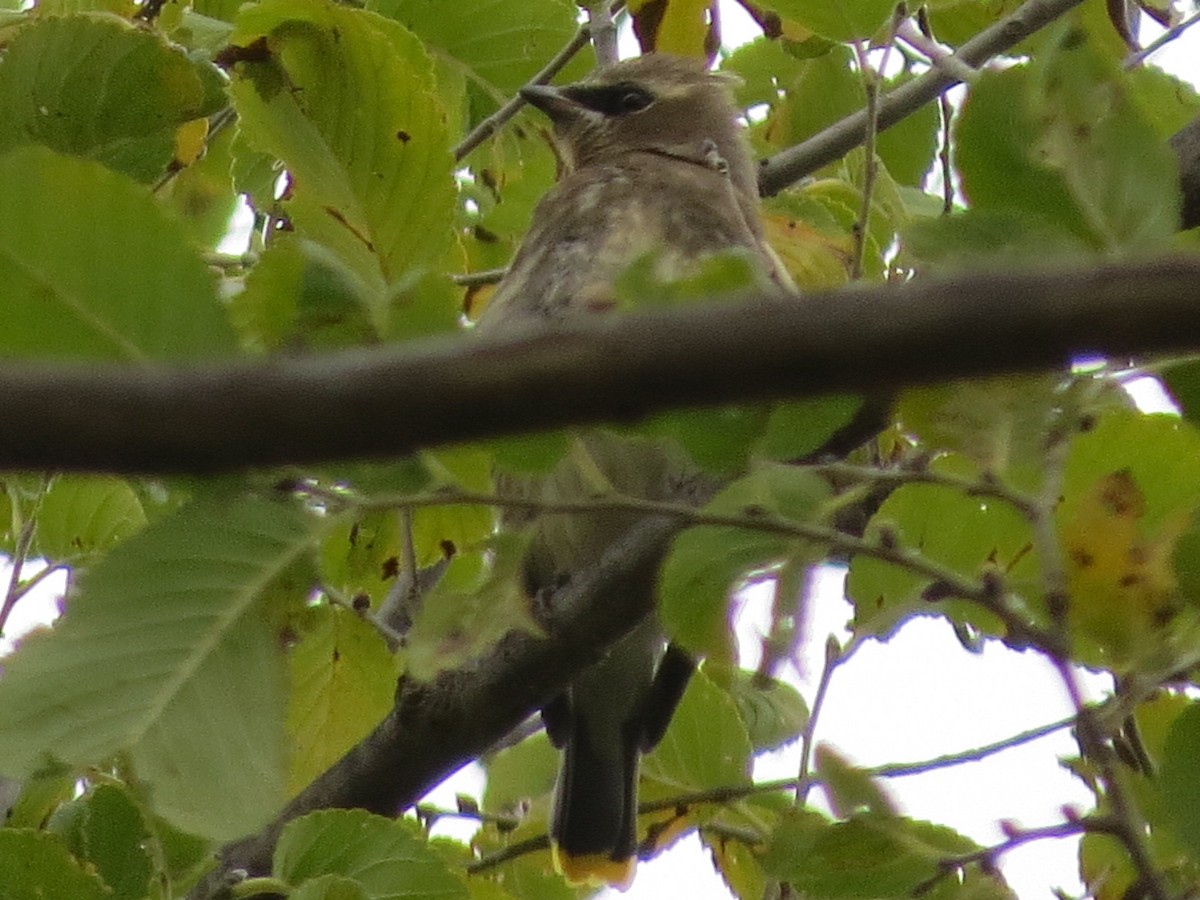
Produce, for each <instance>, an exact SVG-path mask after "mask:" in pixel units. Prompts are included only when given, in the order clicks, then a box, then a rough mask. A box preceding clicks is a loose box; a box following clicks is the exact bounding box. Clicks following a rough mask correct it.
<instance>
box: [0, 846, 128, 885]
mask: <svg viewBox="0 0 1200 900" xmlns="http://www.w3.org/2000/svg"><path fill="white" fill-rule="evenodd" d="M0 885H4V900H110V898H111V897H112V896H113V895H112V894H111V893H110V892H109V891H108V889H107V888H106V887H105V885H104V882H103V881H101V880H100V877H99V876H98V875H97V874H96V873H95V872H93V871H91V870H90V869H89V868H86V867H85V866H83V865H82V864H81V863H80V862H79V861H78V860H76V859H74V858H73V857H72V856H71V854H70V853H68V852H67V849H66V847H64V846H63V845H62V842H61V841H59V840H58V839H57V838H55V837H54V836H53V835H50V834H46V833H45V832H40V831H32V830H26V829H20V828H2V829H0Z"/></svg>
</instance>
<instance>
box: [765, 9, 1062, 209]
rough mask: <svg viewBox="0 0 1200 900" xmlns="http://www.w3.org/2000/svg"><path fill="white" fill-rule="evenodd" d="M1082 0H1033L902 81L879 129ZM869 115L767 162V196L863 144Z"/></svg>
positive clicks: (886, 102)
mask: <svg viewBox="0 0 1200 900" xmlns="http://www.w3.org/2000/svg"><path fill="white" fill-rule="evenodd" d="M1081 2H1082V0H1029V2H1027V3H1025V4H1024V5H1023V6H1021V7H1019V8H1018V9H1017V10H1016V11H1015V12H1013V14H1012V15H1010V16H1006V17H1005V18H1003V19H1001V20H1000V21H999V22H997V23H996V24H995V25H992V26H991V27H989V28H985V29H984V30H983V31H981V32H979V34H977V35H975V37H973V38H971V39H970V40H969V41H967V42H966V43H965V44H963V45H962V46H961V47H960V48H959V50H958V52H957V53H955V54H954V55H953V56H951V57H949V58H948V59H949V60H953V62H948V63H947V64H943V65H939V66H935V67H934V68H933V69H931V70H930V71H929V72H926V73H925V74H924V75H922V76H921V77H920V78H916V79H914V80H912V81H910V82H909V83H908V84H905V85H902V86H900V87H898V88H896V90H894V91H892V92H890V93H889V94H887V95H886V96H884V97H882V98H880V101H879V108H878V111H877V128H878V130H879V131H883V130H884V129H887V128H891V127H892V126H893V125H895V124H896V123H897V122H899V121H901V120H902V119H904V118H906V117H907V116H909V115H911V114H912V113H914V112H916V111H917V110H918V109H920V108H921V107H922V106H924V105H925V104H926V103H928V102H929V101H931V100H933V99H935V98H936V97H938V96H939V95H940V94H942V93H943V92H944V91H946V90H948V89H950V88H952V87H953V86H954V85H956V84H958V83H959V79H958V77H957V76H955V75H952V74H950V73H951V72H952V71H954V70H955V69H956V68H957V69H958V70H959V71H961V66H966V67H967V69H974V68H978V67H979V66H981V65H982V64H983V63H985V62H987V61H988V60H989V59H991V58H992V57H993V56H996V55H998V54H1000V53H1003V52H1004V51H1005V50H1009V49H1011V48H1012V47H1014V46H1015V45H1016V44H1018V43H1020V42H1021V41H1022V40H1024V39H1025V38H1027V37H1028V36H1029V35H1031V34H1033V33H1034V32H1035V31H1038V30H1039V29H1041V28H1045V27H1046V26H1047V25H1049V24H1050V23H1051V22H1053V21H1054V20H1055V19H1057V18H1058V17H1059V16H1061V15H1063V13H1065V12H1067V11H1068V10H1070V9H1071V8H1073V7H1075V6H1078V5H1079V4H1080V3H1081ZM867 121H868V115H867V111H866V110H859V111H858V112H856V113H854V114H853V115H850V116H847V117H846V118H844V119H842V120H841V121H840V122H835V123H834V124H833V125H831V126H829V127H828V128H826V129H825V130H824V131H822V132H821V133H820V134H817V135H815V136H813V137H811V138H809V139H808V140H807V141H804V142H803V143H801V144H797V145H796V146H795V147H790V148H789V149H787V150H784V151H783V152H781V153H777V154H776V155H775V156H773V157H771V158H770V159H768V160H766V161H765V162H764V163H763V164H762V168H761V169H760V171H759V177H758V185H759V189H760V190H761V191H762V194H763V196H764V197H769V196H771V195H773V194H777V193H779V192H780V191H781V190H783V189H784V188H785V187H787V186H788V185H789V184H793V183H795V182H797V181H799V180H800V179H801V178H803V177H804V176H806V175H810V174H812V173H813V172H815V171H816V170H817V169H819V168H821V166H824V165H828V164H829V163H831V162H833V161H834V160H837V159H840V158H841V157H843V156H845V155H846V154H847V153H848V152H850V151H851V150H853V149H854V148H855V147H857V146H859V145H860V144H861V143H862V142H863V139H864V138H865V136H866V133H867Z"/></svg>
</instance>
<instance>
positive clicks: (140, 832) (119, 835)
mask: <svg viewBox="0 0 1200 900" xmlns="http://www.w3.org/2000/svg"><path fill="white" fill-rule="evenodd" d="M76 803H77V804H78V810H79V814H78V815H76V816H74V817H73V820H72V822H71V828H70V829H69V830H68V831H67V833H66V834H64V838H65V839H66V840H67V842H68V845H69V846H70V848H71V850H72V852H73V853H74V854H75V856H76V857H77V858H78V859H80V860H82V861H85V862H88V863H90V864H91V865H93V866H95V868H96V871H97V873H99V875H100V876H101V877H102V878H103V879H104V882H105V884H107V885H108V886H109V888H111V889H112V895H113V896H114V897H116V898H119V900H142V898H144V897H146V896H147V893H148V892H149V887H150V877H151V875H152V873H153V871H154V866H153V864H152V862H151V859H150V855H149V853H148V852H147V845H148V842H149V840H150V831H149V829H148V828H147V827H146V822H145V820H144V819H143V818H142V813H141V810H139V809H138V807H137V804H136V803H134V801H133V800H132V798H130V796H129V794H128V792H127V791H126V790H125V789H124V788H122V787H118V786H117V785H114V784H100V785H97V786H96V787H94V788H92V790H91V791H90V792H89V793H88V794H87V796H86V797H84V798H82V799H81V800H79V801H76Z"/></svg>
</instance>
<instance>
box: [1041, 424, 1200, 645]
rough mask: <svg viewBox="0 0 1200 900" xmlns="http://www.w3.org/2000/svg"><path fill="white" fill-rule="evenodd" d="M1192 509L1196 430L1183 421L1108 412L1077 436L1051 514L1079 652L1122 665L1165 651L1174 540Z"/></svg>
mask: <svg viewBox="0 0 1200 900" xmlns="http://www.w3.org/2000/svg"><path fill="white" fill-rule="evenodd" d="M1198 508H1200V432H1197V430H1196V429H1195V427H1194V426H1192V425H1191V424H1190V423H1188V422H1185V421H1183V420H1181V419H1179V418H1178V417H1176V416H1171V415H1161V414H1156V415H1143V414H1141V413H1137V412H1134V411H1128V410H1124V411H1114V412H1110V413H1108V414H1107V415H1104V416H1102V417H1101V418H1100V419H1099V421H1098V422H1097V423H1095V425H1094V427H1090V428H1089V430H1087V431H1085V432H1084V433H1083V434H1080V435H1078V436H1076V437H1075V439H1074V440H1073V441H1072V443H1071V449H1070V453H1069V455H1068V457H1067V461H1066V466H1065V467H1064V471H1063V499H1062V502H1061V503H1060V504H1059V505H1058V508H1057V509H1056V510H1055V519H1056V525H1057V529H1058V534H1059V539H1060V541H1061V543H1062V545H1063V557H1064V569H1065V574H1066V577H1067V586H1068V589H1069V590H1070V594H1071V596H1070V612H1071V624H1072V626H1073V629H1074V630H1075V632H1076V633H1075V634H1074V637H1075V638H1076V640H1077V642H1078V641H1079V639H1081V638H1082V639H1084V643H1082V644H1079V645H1078V646H1077V647H1076V654H1077V655H1078V654H1079V653H1080V652H1084V653H1086V654H1087V655H1086V656H1085V657H1084V658H1085V660H1086V661H1087V662H1089V663H1094V662H1096V661H1097V658H1096V657H1095V656H1094V653H1095V651H1099V653H1100V654H1101V656H1100V657H1099V661H1102V662H1103V663H1104V664H1106V665H1107V666H1113V665H1114V664H1119V665H1121V666H1125V665H1128V664H1129V663H1130V662H1131V661H1132V660H1133V659H1135V658H1136V657H1138V656H1140V655H1141V654H1143V653H1157V652H1160V651H1161V650H1162V649H1164V643H1163V640H1162V629H1163V628H1164V627H1165V626H1166V625H1167V624H1168V623H1170V622H1171V621H1172V619H1173V618H1174V617H1175V616H1176V615H1178V614H1179V613H1180V612H1184V611H1186V609H1187V608H1186V607H1183V605H1182V602H1181V598H1180V596H1179V591H1178V581H1177V578H1176V574H1175V570H1174V568H1173V562H1174V559H1175V555H1176V554H1175V547H1176V542H1177V541H1179V539H1180V537H1181V536H1182V535H1185V534H1187V532H1188V529H1189V526H1190V525H1191V522H1192V519H1193V517H1194V515H1195V513H1196V511H1197V509H1198ZM1193 608H1194V607H1193ZM1092 642H1094V646H1092Z"/></svg>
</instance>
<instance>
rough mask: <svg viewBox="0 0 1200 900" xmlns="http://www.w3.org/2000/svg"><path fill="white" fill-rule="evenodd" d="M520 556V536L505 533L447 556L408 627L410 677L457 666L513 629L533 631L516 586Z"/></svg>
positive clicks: (526, 601) (522, 594) (522, 550)
mask: <svg viewBox="0 0 1200 900" xmlns="http://www.w3.org/2000/svg"><path fill="white" fill-rule="evenodd" d="M524 556H525V538H524V536H519V535H515V534H511V533H509V534H498V535H496V536H495V537H494V538H493V539H492V540H491V541H490V542H489V547H488V548H486V549H485V550H484V551H476V552H472V553H460V554H458V555H457V556H455V557H454V559H452V560H450V565H449V566H448V567H447V568H446V571H445V572H444V573H443V575H442V577H441V578H440V579H438V582H437V584H436V585H434V587H433V588H432V590H430V591H429V593H428V594H426V595H425V597H424V598H423V602H422V603H421V608H420V609H419V610H418V611H417V615H416V620H415V621H414V622H413V626H412V628H411V629H409V632H408V635H407V638H408V642H407V650H408V652H407V654H406V656H405V664H406V666H405V671H406V673H407V674H408V675H409V676H411V677H412V678H416V679H418V680H430V679H432V678H434V677H435V676H436V675H437V674H438V673H439V672H441V671H443V670H445V669H453V668H457V667H459V666H462V665H464V664H466V663H467V662H469V661H470V660H472V659H475V658H477V657H478V656H480V655H481V654H483V653H484V652H486V651H487V650H488V649H490V648H491V647H492V646H493V645H495V644H496V642H497V641H499V640H500V639H501V638H502V637H504V635H506V634H508V632H510V631H512V630H514V629H518V630H523V631H529V632H532V633H535V634H536V633H538V628H537V625H536V624H535V622H534V621H533V618H532V616H531V615H530V610H529V599H528V597H526V595H525V592H524V590H522V587H521V585H522V579H521V578H520V576H519V573H520V571H521V567H522V565H523V564H524Z"/></svg>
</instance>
